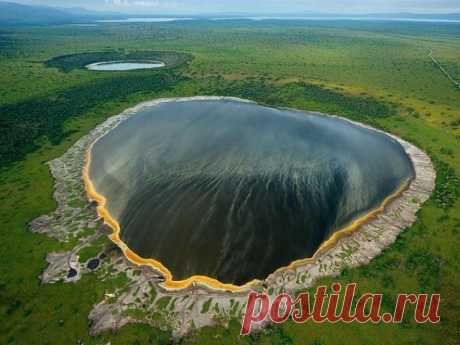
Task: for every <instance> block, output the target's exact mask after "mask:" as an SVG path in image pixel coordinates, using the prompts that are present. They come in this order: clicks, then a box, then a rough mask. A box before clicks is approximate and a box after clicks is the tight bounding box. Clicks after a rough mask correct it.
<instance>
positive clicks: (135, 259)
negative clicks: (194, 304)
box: [82, 139, 413, 292]
mask: <svg viewBox="0 0 460 345" xmlns="http://www.w3.org/2000/svg"><path fill="white" fill-rule="evenodd" d="M97 140H98V139H96V140H95V141H93V143H92V144H91V145H90V146H89V148H88V149H87V152H86V157H85V164H84V166H83V174H82V177H83V181H84V185H85V189H86V192H87V195H88V198H89V200H90V201H96V202H97V203H98V206H97V213H98V215H99V217H101V218H102V219H103V220H104V223H105V224H107V225H108V226H109V227H110V228H111V229H112V231H113V232H112V234H111V235H109V238H110V240H111V241H112V242H114V243H115V244H116V245H117V246H118V247H119V248H120V249H121V251H122V252H123V254H124V255H125V257H126V258H127V259H128V260H129V261H130V262H132V263H134V264H136V265H145V266H150V267H152V268H154V269H155V270H157V271H159V272H160V273H161V274H162V275H163V276H164V279H165V280H164V282H163V287H164V288H166V289H169V290H178V289H185V288H187V287H189V286H190V285H191V284H194V283H202V284H205V285H206V286H207V287H209V288H212V289H219V290H225V291H229V292H238V291H243V290H247V289H250V288H251V287H252V286H254V285H256V284H258V283H260V281H259V280H257V279H254V280H252V281H250V282H248V283H246V284H244V285H234V284H227V283H222V282H220V281H219V280H217V279H214V278H211V277H208V276H204V275H195V276H191V277H189V278H187V279H184V280H174V279H173V275H172V273H171V272H170V271H169V270H168V268H166V267H165V266H164V265H163V264H162V263H161V262H160V261H158V260H155V259H148V258H143V257H140V256H139V255H137V254H136V253H135V252H134V251H132V250H131V249H130V248H129V247H128V246H127V245H126V243H124V242H123V240H122V239H121V238H120V230H121V229H120V224H119V223H118V221H117V220H116V219H115V218H114V217H113V216H112V215H111V214H110V212H109V211H108V210H107V208H106V203H107V199H106V198H105V197H104V196H103V195H101V194H99V193H98V192H97V191H96V189H95V188H94V185H93V182H92V181H91V179H90V178H89V167H90V164H91V152H92V148H93V146H94V144H95V143H96V142H97ZM409 159H411V157H409ZM412 181H413V179H408V180H407V181H405V182H404V183H403V184H402V185H401V186H400V187H399V188H398V189H397V190H396V191H395V192H394V193H392V194H391V195H390V196H388V197H386V198H385V199H384V200H383V202H382V203H381V205H380V206H379V207H377V208H375V209H373V210H372V211H370V212H369V213H367V214H365V215H363V216H361V217H359V218H357V219H355V220H353V221H352V222H351V223H350V224H349V225H347V226H345V227H344V228H342V229H340V230H338V231H336V232H334V234H332V235H331V237H330V238H329V239H327V240H326V241H324V242H323V243H322V244H321V246H320V247H319V248H318V249H317V250H316V252H315V253H314V254H313V256H312V257H309V258H305V259H299V260H295V261H293V262H291V263H290V264H289V265H288V266H285V267H280V268H278V269H277V270H275V271H274V272H273V273H272V274H270V275H269V277H270V276H271V275H273V274H275V273H278V272H281V271H285V270H289V269H293V268H296V267H299V266H301V265H304V264H307V263H313V262H314V261H315V259H316V258H317V257H318V256H319V255H320V254H322V253H324V252H325V251H327V250H328V249H330V248H331V247H333V246H334V245H335V244H336V243H337V241H338V240H339V239H341V238H342V237H345V236H350V235H351V234H352V233H353V232H355V231H356V230H358V229H359V228H360V227H361V226H362V225H364V224H365V223H367V222H369V221H370V220H372V219H375V218H376V217H377V215H378V214H380V213H382V212H383V211H384V210H385V207H386V206H387V205H389V204H390V203H391V202H392V201H394V200H395V199H397V198H398V197H399V196H400V195H401V194H402V193H403V192H404V191H405V190H406V189H408V188H409V186H410V184H411V182H412Z"/></svg>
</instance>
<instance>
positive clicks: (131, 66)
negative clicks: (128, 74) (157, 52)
mask: <svg viewBox="0 0 460 345" xmlns="http://www.w3.org/2000/svg"><path fill="white" fill-rule="evenodd" d="M165 66H166V64H165V63H164V62H161V61H144V62H142V61H139V62H136V61H107V62H97V63H93V64H90V65H87V66H86V68H87V69H89V70H92V71H132V70H137V69H152V68H161V67H165Z"/></svg>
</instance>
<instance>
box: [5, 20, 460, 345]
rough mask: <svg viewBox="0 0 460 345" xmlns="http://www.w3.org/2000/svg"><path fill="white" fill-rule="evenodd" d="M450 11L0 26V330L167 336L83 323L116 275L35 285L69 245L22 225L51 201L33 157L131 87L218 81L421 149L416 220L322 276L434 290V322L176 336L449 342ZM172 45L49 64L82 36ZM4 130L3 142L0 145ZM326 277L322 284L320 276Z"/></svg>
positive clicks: (76, 48) (453, 227) (369, 286)
mask: <svg viewBox="0 0 460 345" xmlns="http://www.w3.org/2000/svg"><path fill="white" fill-rule="evenodd" d="M429 49H432V51H433V56H435V57H436V59H437V60H438V61H439V62H440V63H441V64H442V66H443V67H444V68H445V69H446V70H448V71H449V72H450V73H451V75H452V76H454V77H457V78H460V26H459V25H457V24H435V23H433V24H427V23H423V24H418V23H387V22H346V21H345V22H310V23H308V22H307V23H306V22H295V21H292V22H270V21H268V22H257V23H255V22H249V21H238V22H237V21H235V22H219V23H216V22H210V21H193V22H187V23H167V24H160V23H155V24H148V23H144V24H121V25H120V24H104V25H99V26H97V27H73V26H49V27H17V28H8V29H6V28H5V29H1V28H0V85H1V87H0V131H1V133H2V135H1V137H0V142H1V143H2V147H1V148H0V152H1V154H2V160H1V167H0V201H1V207H0V239H1V243H2V246H1V247H0V320H1V323H0V343H1V344H21V345H22V344H24V345H28V344H78V341H83V342H84V343H85V344H106V343H107V342H108V341H110V342H111V344H122V345H126V344H168V343H169V342H170V340H169V337H168V334H167V332H163V331H160V330H156V329H152V328H150V327H148V326H143V325H130V326H127V327H124V328H122V330H121V331H120V332H119V333H117V334H102V335H99V336H97V337H95V338H92V337H90V336H89V335H88V321H87V315H88V313H89V311H90V309H91V306H92V305H93V304H94V303H96V302H98V301H99V300H101V299H102V297H103V295H104V293H105V292H107V291H111V289H113V287H114V286H117V285H118V284H121V282H120V281H117V280H114V281H106V282H101V281H98V280H97V279H96V278H95V276H93V275H91V274H90V275H87V276H85V277H84V278H83V279H82V280H81V281H79V282H78V283H77V284H63V283H57V284H54V285H43V286H42V285H40V284H39V280H38V278H37V277H38V275H39V274H40V272H41V270H42V269H43V268H44V267H45V265H46V262H45V260H44V258H45V255H46V253H47V252H50V251H59V250H63V248H65V246H66V244H62V243H59V242H57V241H55V240H52V239H50V238H47V237H45V236H42V235H35V234H32V233H30V232H29V231H27V228H26V224H27V222H28V221H30V220H31V219H33V218H34V217H36V216H38V215H41V214H43V213H46V212H49V211H51V210H52V209H53V208H54V207H55V203H54V201H53V199H52V191H53V189H52V179H51V177H50V175H49V172H48V168H47V167H46V166H45V165H44V164H43V163H44V162H46V161H48V160H50V159H52V158H54V157H57V156H59V155H61V154H62V153H63V152H65V150H66V149H67V148H68V147H69V146H70V145H71V144H72V143H73V142H75V141H76V140H77V139H78V138H79V137H80V136H82V135H83V134H85V133H87V132H88V131H89V130H90V129H91V128H92V127H94V126H95V125H96V124H97V123H100V122H102V121H103V120H104V119H105V118H107V117H108V116H110V115H113V114H116V113H117V112H119V111H121V110H122V109H125V108H127V107H128V106H131V105H133V104H136V103H138V102H140V101H142V100H146V99H151V98H156V97H163V96H191V95H196V94H219V95H227V96H239V97H245V98H250V99H254V100H257V101H260V102H263V103H267V104H273V105H282V106H290V107H295V108H302V109H309V110H319V111H324V112H331V113H337V114H342V115H345V116H348V117H351V118H354V119H358V120H360V121H362V122H366V123H370V124H372V125H374V126H377V127H380V128H383V129H385V130H387V131H389V132H391V133H394V134H396V135H399V136H401V137H403V138H405V139H407V140H409V141H411V142H412V143H414V144H416V145H418V146H420V147H421V148H423V149H424V150H426V151H427V152H428V153H429V154H430V156H431V157H432V159H433V161H434V162H435V165H436V169H437V171H438V175H439V176H438V179H437V186H436V191H435V193H434V195H433V197H432V198H431V199H430V201H429V202H428V203H427V204H426V205H425V206H424V207H423V208H422V210H421V211H420V213H419V218H418V221H417V222H416V224H415V225H414V226H412V227H411V228H410V229H408V230H407V231H405V232H404V233H403V234H402V235H401V236H400V237H399V238H398V240H397V242H396V243H395V244H394V245H393V246H391V247H390V248H389V249H387V250H386V251H385V252H384V253H383V254H382V255H381V256H379V257H378V258H377V259H375V260H374V261H372V262H371V264H370V265H368V266H365V267H362V268H359V269H353V270H347V271H346V272H344V273H343V274H342V275H341V276H340V277H338V278H335V279H334V281H340V282H342V283H346V282H350V281H354V282H357V283H358V284H359V289H360V291H375V292H378V293H383V294H384V295H385V296H386V305H385V308H390V306H391V302H392V299H394V297H395V295H396V294H397V293H398V292H413V293H419V292H424V293H432V292H439V293H441V296H442V302H441V312H440V313H441V322H440V324H438V325H429V324H425V325H417V324H415V323H414V322H413V321H411V320H410V318H409V317H408V318H407V319H406V320H405V322H403V323H402V324H397V325H384V324H379V325H374V324H365V325H362V324H355V323H353V324H335V325H332V324H311V323H310V324H309V323H307V324H304V325H296V324H293V323H286V324H284V325H282V326H276V327H270V328H268V329H267V330H265V331H263V332H261V333H260V334H257V335H253V336H250V337H246V338H240V337H239V336H238V334H239V325H238V323H237V322H236V321H235V322H233V323H232V324H231V325H230V327H229V328H228V329H227V328H223V327H212V328H206V329H202V330H200V331H197V332H196V333H195V334H193V335H192V336H190V337H189V338H187V339H183V340H182V343H183V344H216V343H218V344H307V345H313V344H323V345H324V344H333V345H339V344H376V345H380V344H398V345H399V344H419V345H424V344H433V345H434V344H451V345H453V344H457V343H458V337H459V329H460V312H459V310H460V305H459V304H460V303H459V302H460V292H459V290H460V284H459V281H460V252H459V244H460V212H459V211H460V182H459V176H460V159H459V155H460V150H459V147H460V90H458V89H456V88H455V87H454V86H453V85H452V83H451V82H450V81H449V80H448V79H447V78H446V77H445V76H444V75H443V74H442V73H441V72H440V71H439V69H438V68H437V66H435V65H434V64H433V62H432V61H431V59H430V57H429V55H428V54H429ZM139 50H141V51H157V50H161V51H178V52H185V53H189V54H192V55H193V57H194V58H193V60H192V61H191V62H190V63H189V64H187V65H185V66H181V67H177V68H173V69H171V70H167V71H144V72H134V73H126V72H116V73H97V72H90V71H86V70H84V69H79V68H75V69H66V70H62V69H59V68H53V67H47V65H46V61H48V60H50V59H52V58H54V57H56V56H61V55H67V54H76V53H84V52H87V51H94V52H100V51H109V52H114V51H115V52H120V51H122V52H132V51H139ZM7 145H9V146H7ZM331 281H332V280H330V279H329V280H326V281H323V282H322V283H328V282H331Z"/></svg>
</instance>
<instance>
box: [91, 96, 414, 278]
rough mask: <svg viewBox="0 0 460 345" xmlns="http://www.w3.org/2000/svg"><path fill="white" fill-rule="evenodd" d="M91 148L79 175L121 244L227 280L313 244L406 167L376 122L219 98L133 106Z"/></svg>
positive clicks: (182, 270) (369, 206)
mask: <svg viewBox="0 0 460 345" xmlns="http://www.w3.org/2000/svg"><path fill="white" fill-rule="evenodd" d="M91 156H92V159H91V162H90V165H89V178H90V179H91V181H92V183H93V185H94V187H95V189H96V191H97V192H98V193H99V194H100V195H102V196H104V197H106V198H107V204H106V207H107V210H108V211H109V212H110V214H111V215H112V216H113V217H114V219H116V220H117V221H118V223H119V224H120V227H121V231H120V237H121V239H122V240H123V241H124V242H125V243H126V244H127V245H128V246H129V248H130V249H132V250H133V251H134V252H135V253H137V254H138V255H140V256H141V257H144V258H154V259H156V260H158V261H160V262H161V263H163V265H164V266H166V267H167V268H168V269H169V270H170V271H171V273H172V275H173V277H174V279H175V280H180V279H185V278H188V277H190V276H192V275H206V276H209V277H212V278H216V279H218V280H219V281H221V282H224V283H233V284H237V285H241V284H244V283H246V282H248V281H250V280H252V279H254V278H258V279H264V278H265V277H267V276H268V275H269V274H270V273H272V272H273V271H275V270H276V269H278V268H280V267H283V266H287V265H289V264H290V263H291V262H292V261H294V260H297V259H302V258H307V257H310V256H312V255H313V254H314V253H315V252H316V251H317V249H318V248H319V247H320V246H321V244H322V243H323V242H324V241H326V240H327V239H328V238H330V236H331V235H332V234H333V233H335V232H336V231H338V230H340V229H342V228H343V227H345V226H346V225H348V224H349V223H350V222H351V221H353V220H354V219H356V218H358V217H361V216H363V215H366V214H367V213H369V212H370V211H371V210H373V209H375V208H376V207H378V206H380V205H381V204H382V202H383V200H384V199H385V198H387V197H388V196H390V195H392V194H394V193H395V192H396V191H397V190H398V189H400V187H401V186H403V185H405V184H406V183H407V181H408V180H410V179H412V178H413V177H414V171H413V167H412V163H411V161H410V158H409V157H408V156H407V154H406V152H405V151H404V149H403V148H402V146H401V145H400V144H399V143H398V142H397V141H396V140H395V139H393V138H391V137H390V136H387V135H385V134H384V133H380V132H377V131H374V130H372V129H368V128H365V127H363V126H359V125H357V124H354V123H351V122H349V121H346V120H344V119H340V118H338V117H331V116H325V115H321V114H317V113H309V112H301V111H295V110H287V109H277V108H270V107H266V106H261V105H258V104H255V103H250V102H243V101H237V100H229V99H222V100H215V99H214V100H182V101H170V102H163V103H159V104H156V105H152V106H148V107H144V108H141V109H140V110H138V111H137V113H136V114H134V115H132V116H131V117H130V118H129V119H127V120H125V121H124V122H122V123H121V124H120V125H118V126H117V127H116V128H114V129H113V130H111V131H110V132H108V133H107V134H106V135H105V136H103V137H102V138H100V139H99V140H98V141H97V142H96V143H95V144H94V145H93V147H92V152H91Z"/></svg>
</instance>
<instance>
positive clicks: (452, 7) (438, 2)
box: [10, 0, 460, 14]
mask: <svg viewBox="0 0 460 345" xmlns="http://www.w3.org/2000/svg"><path fill="white" fill-rule="evenodd" d="M10 1H13V2H19V3H23V4H32V5H48V6H55V7H84V8H87V9H90V10H102V11H116V12H124V13H133V14H134V13H141V14H142V13H144V14H162V13H170V14H172V13H181V14H186V13H193V14H199V13H203V14H204V13H227V12H230V13H257V14H261V13H271V14H276V13H278V14H281V13H291V14H301V13H302V12H321V13H344V14H348V13H381V12H385V13H397V12H414V13H452V12H457V13H458V12H460V0H342V1H339V0H311V1H309V0H68V1H67V0H10Z"/></svg>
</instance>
